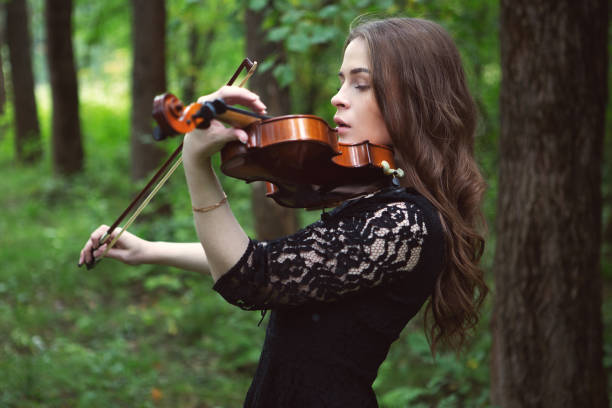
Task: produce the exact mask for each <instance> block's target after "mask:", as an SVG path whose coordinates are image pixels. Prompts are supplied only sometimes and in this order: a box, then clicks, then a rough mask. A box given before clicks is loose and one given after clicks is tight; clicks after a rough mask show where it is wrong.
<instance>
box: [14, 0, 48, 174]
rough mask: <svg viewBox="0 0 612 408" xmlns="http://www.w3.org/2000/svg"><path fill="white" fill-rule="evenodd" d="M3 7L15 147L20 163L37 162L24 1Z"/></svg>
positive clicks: (38, 153)
mask: <svg viewBox="0 0 612 408" xmlns="http://www.w3.org/2000/svg"><path fill="white" fill-rule="evenodd" d="M5 7H6V15H5V17H6V43H7V45H8V47H9V61H10V63H11V74H10V75H11V84H12V95H13V109H14V110H15V148H16V151H17V159H18V160H19V161H21V162H29V163H32V162H36V161H38V160H39V159H40V157H41V155H42V149H41V140H40V127H39V125H38V112H37V110H36V98H35V97H34V74H33V73H32V53H31V52H32V41H31V37H30V29H29V21H30V20H29V16H28V11H27V8H26V2H25V1H24V0H9V1H7V2H6V3H5Z"/></svg>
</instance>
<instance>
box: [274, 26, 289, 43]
mask: <svg viewBox="0 0 612 408" xmlns="http://www.w3.org/2000/svg"><path fill="white" fill-rule="evenodd" d="M290 30H291V27H289V26H280V27H277V28H272V29H271V30H269V31H268V40H270V41H272V42H277V41H282V40H283V39H284V38H285V37H287V35H289V31H290Z"/></svg>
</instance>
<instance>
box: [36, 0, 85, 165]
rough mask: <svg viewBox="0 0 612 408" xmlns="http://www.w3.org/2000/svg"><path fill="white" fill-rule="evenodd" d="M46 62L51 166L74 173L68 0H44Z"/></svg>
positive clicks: (75, 115)
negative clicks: (50, 113) (49, 86)
mask: <svg viewBox="0 0 612 408" xmlns="http://www.w3.org/2000/svg"><path fill="white" fill-rule="evenodd" d="M45 22H46V29H47V30H46V31H47V63H48V66H49V78H50V82H51V94H52V100H53V126H52V135H51V138H52V146H53V149H52V151H53V156H52V157H53V169H54V170H55V172H56V173H59V174H62V175H67V174H74V173H77V172H79V171H81V170H82V169H83V143H82V140H81V125H80V121H79V90H78V84H77V76H76V69H75V63H74V54H73V51H72V0H47V1H46V8H45Z"/></svg>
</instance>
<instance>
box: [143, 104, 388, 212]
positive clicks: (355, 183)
mask: <svg viewBox="0 0 612 408" xmlns="http://www.w3.org/2000/svg"><path fill="white" fill-rule="evenodd" d="M153 117H154V119H155V120H156V122H157V123H158V125H159V130H158V131H156V133H155V138H156V139H157V140H161V139H164V138H165V137H168V136H172V135H175V134H183V133H187V132H189V131H191V130H194V129H195V128H198V127H199V128H207V127H208V126H209V125H210V121H211V120H212V119H217V120H220V121H221V122H224V123H226V124H228V125H231V126H234V127H240V128H242V129H244V130H245V132H246V133H247V135H248V139H247V143H246V144H244V143H241V142H238V141H235V142H230V143H228V144H227V145H226V146H225V147H224V148H223V149H222V150H221V171H222V172H223V173H224V174H226V175H228V176H230V177H234V178H238V179H241V180H245V181H246V182H252V181H265V182H267V183H266V186H267V194H266V195H267V196H268V197H270V198H272V199H274V200H275V201H276V202H277V203H278V204H280V205H282V206H285V207H292V208H306V209H319V208H325V207H331V206H334V205H336V204H338V203H339V202H342V201H344V200H346V199H349V198H352V197H356V196H358V195H362V194H366V193H369V192H373V191H376V190H379V189H381V188H383V187H385V186H388V185H389V184H390V183H391V181H392V180H391V177H389V176H392V175H399V173H398V170H392V168H393V167H394V165H395V164H394V160H393V149H392V148H391V147H390V146H384V145H379V144H373V143H369V142H367V141H364V142H361V143H355V144H348V143H340V142H338V135H337V131H336V130H335V129H332V128H330V127H329V125H328V124H327V122H325V121H324V120H323V119H321V118H319V117H317V116H314V115H285V116H278V117H269V116H263V115H258V114H255V113H253V112H249V111H246V110H243V109H239V108H235V107H232V106H228V105H226V104H225V103H224V102H223V100H221V99H217V100H214V101H210V102H206V103H203V104H200V103H192V104H190V105H188V106H186V107H185V106H184V105H183V103H182V102H181V101H180V100H179V99H178V98H177V97H176V96H174V95H172V94H170V93H165V94H162V95H158V96H156V97H155V99H154V102H153Z"/></svg>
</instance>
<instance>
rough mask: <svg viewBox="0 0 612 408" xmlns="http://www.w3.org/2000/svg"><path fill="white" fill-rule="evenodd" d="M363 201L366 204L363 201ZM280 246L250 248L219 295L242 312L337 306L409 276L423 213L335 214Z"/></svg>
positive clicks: (406, 208)
mask: <svg viewBox="0 0 612 408" xmlns="http://www.w3.org/2000/svg"><path fill="white" fill-rule="evenodd" d="M362 200H363V199H362ZM335 215H336V216H334V217H328V219H322V220H320V221H318V222H316V223H314V224H312V225H310V226H309V227H307V228H305V229H303V230H301V231H299V232H297V233H296V234H294V235H291V236H288V237H285V238H283V239H279V240H275V241H268V242H257V241H251V242H250V244H249V246H248V249H247V251H246V253H245V254H244V255H243V257H242V259H241V260H240V261H239V262H238V264H237V265H235V266H234V267H233V268H232V269H231V270H230V271H229V272H228V273H227V274H226V275H224V276H223V277H222V278H221V279H220V280H219V282H217V285H215V289H216V290H219V289H221V287H225V288H228V287H231V290H219V291H220V293H221V294H222V295H223V296H224V297H225V298H226V300H228V301H229V302H230V303H233V304H235V305H237V306H239V307H241V308H243V309H245V310H255V309H271V308H277V307H283V306H297V305H302V304H306V303H310V302H333V301H336V300H338V299H340V298H342V297H343V296H346V295H349V294H352V293H357V292H359V291H363V290H367V289H369V288H374V287H377V286H380V285H385V284H388V283H391V282H393V281H394V280H396V279H398V278H401V277H402V276H405V275H406V274H409V273H410V271H412V270H413V269H414V268H415V266H416V265H417V263H418V262H419V260H420V258H421V249H422V245H423V242H424V239H425V236H426V235H427V233H428V231H427V225H426V223H425V219H424V217H423V213H422V210H421V209H420V208H419V207H418V206H417V205H415V204H413V203H409V202H387V203H385V202H383V203H377V205H375V206H372V207H370V206H366V207H365V208H364V207H363V206H359V205H357V206H353V207H347V208H346V209H345V210H344V211H338V212H337V214H335Z"/></svg>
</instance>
